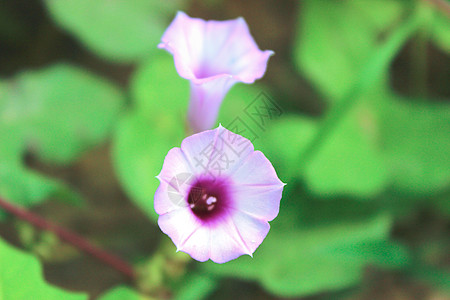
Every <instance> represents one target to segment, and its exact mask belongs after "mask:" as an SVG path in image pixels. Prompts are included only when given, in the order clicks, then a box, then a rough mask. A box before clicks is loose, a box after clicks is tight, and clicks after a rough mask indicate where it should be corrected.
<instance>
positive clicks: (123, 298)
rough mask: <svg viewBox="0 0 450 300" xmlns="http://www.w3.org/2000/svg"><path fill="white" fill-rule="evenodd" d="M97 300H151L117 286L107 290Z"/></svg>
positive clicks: (126, 288)
mask: <svg viewBox="0 0 450 300" xmlns="http://www.w3.org/2000/svg"><path fill="white" fill-rule="evenodd" d="M99 300H151V298H150V297H146V296H143V295H141V294H139V293H137V292H136V291H135V290H133V289H130V288H129V287H126V286H118V287H115V288H112V289H110V290H108V291H107V292H106V293H104V294H103V295H102V296H100V298H99Z"/></svg>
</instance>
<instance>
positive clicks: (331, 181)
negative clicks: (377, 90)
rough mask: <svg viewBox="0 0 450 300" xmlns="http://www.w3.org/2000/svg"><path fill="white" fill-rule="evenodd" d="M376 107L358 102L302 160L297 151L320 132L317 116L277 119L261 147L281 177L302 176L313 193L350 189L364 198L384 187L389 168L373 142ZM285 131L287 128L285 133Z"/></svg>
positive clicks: (340, 192)
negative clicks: (319, 146)
mask: <svg viewBox="0 0 450 300" xmlns="http://www.w3.org/2000/svg"><path fill="white" fill-rule="evenodd" d="M373 114H374V112H373V111H371V110H370V109H368V108H367V107H365V106H359V107H357V108H356V109H355V110H354V111H352V113H351V114H350V115H349V116H348V117H347V118H346V119H345V120H343V121H342V122H341V123H340V124H339V125H338V127H337V128H335V129H334V130H333V132H332V134H331V135H330V136H329V137H328V139H327V140H326V141H324V142H323V144H322V147H321V148H319V149H318V150H317V151H316V152H315V153H314V156H312V160H311V161H310V162H307V163H306V165H301V166H300V165H298V164H297V162H298V155H299V153H302V152H303V151H304V149H305V148H306V147H307V146H308V145H309V143H310V142H311V141H312V139H313V137H314V136H315V135H316V134H317V132H318V124H317V120H314V119H311V118H307V117H302V116H287V117H283V118H282V119H280V120H279V121H275V122H274V123H273V124H272V126H270V128H269V130H268V132H267V134H266V135H264V136H263V137H262V139H263V141H262V144H263V147H262V150H263V151H264V153H265V154H266V155H267V157H268V158H269V159H270V160H271V161H272V162H273V164H274V166H275V168H276V169H277V170H279V171H280V176H281V178H283V177H285V178H290V177H295V178H297V179H303V180H305V182H306V184H307V186H308V187H309V189H310V190H311V191H313V192H314V193H315V194H316V195H321V196H336V195H352V196H359V197H363V198H364V199H366V198H367V197H368V196H374V195H376V194H377V193H379V192H380V191H382V190H383V188H384V187H385V185H386V183H387V172H386V168H385V167H384V161H383V157H382V156H381V154H380V153H379V149H378V148H377V145H376V137H375V136H374V135H375V133H376V132H375V133H374V132H372V131H374V130H375V131H376V129H377V127H376V126H378V124H376V123H375V124H373V123H374V122H375V120H374V115H373ZM287 133H289V134H288V135H287Z"/></svg>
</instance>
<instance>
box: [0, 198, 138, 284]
mask: <svg viewBox="0 0 450 300" xmlns="http://www.w3.org/2000/svg"><path fill="white" fill-rule="evenodd" d="M0 207H1V208H3V209H4V210H5V211H7V212H9V213H10V214H12V215H14V216H16V217H17V218H19V219H22V220H24V221H26V222H28V223H30V224H32V225H33V226H35V227H37V228H39V229H42V230H47V231H50V232H52V233H54V234H55V235H57V236H58V237H59V238H60V239H61V240H64V241H66V242H67V243H69V244H71V245H72V246H74V247H75V248H77V249H78V250H80V251H83V252H85V253H87V254H89V255H90V256H92V257H94V258H95V259H97V260H99V261H101V262H102V263H104V264H105V265H108V266H110V267H111V268H113V269H115V270H117V271H118V272H120V273H122V274H123V275H125V276H126V277H127V278H129V279H130V280H133V281H134V280H135V277H136V276H135V272H134V270H133V267H132V266H131V265H129V264H128V263H127V262H125V261H123V260H122V259H121V258H119V257H117V256H115V255H113V254H111V253H108V252H106V251H105V250H102V249H100V248H98V247H96V246H94V245H92V244H91V243H89V242H88V241H87V240H85V239H84V238H83V237H81V236H79V235H77V234H75V233H73V232H70V231H69V230H67V229H64V228H62V227H59V226H57V225H56V224H53V223H50V222H49V221H47V220H45V219H44V218H42V217H40V216H38V215H36V214H34V213H32V212H30V211H28V210H26V209H24V208H22V207H20V206H17V205H15V204H11V203H9V202H8V201H5V200H4V199H1V198H0Z"/></svg>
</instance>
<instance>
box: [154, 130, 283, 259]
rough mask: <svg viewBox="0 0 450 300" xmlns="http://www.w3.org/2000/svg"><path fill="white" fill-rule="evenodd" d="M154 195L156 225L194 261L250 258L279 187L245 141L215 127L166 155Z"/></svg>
mask: <svg viewBox="0 0 450 300" xmlns="http://www.w3.org/2000/svg"><path fill="white" fill-rule="evenodd" d="M157 178H158V179H159V180H160V185H159V187H158V189H157V190H156V193H155V210H156V212H157V213H158V214H159V219H158V224H159V227H160V228H161V230H162V231H163V232H164V233H166V234H167V235H168V236H169V237H170V238H171V239H172V241H173V242H174V244H175V245H176V247H177V249H178V251H183V252H186V253H188V254H190V255H191V256H192V258H194V259H196V260H198V261H206V260H208V259H211V260H212V261H214V262H216V263H224V262H227V261H230V260H232V259H235V258H237V257H239V256H241V255H243V254H248V255H250V256H252V254H253V252H254V251H255V250H256V248H257V247H258V246H259V245H260V244H261V242H262V241H263V240H264V238H265V237H266V235H267V233H268V231H269V227H270V226H269V223H268V221H271V220H273V219H274V218H275V217H276V216H277V214H278V210H279V205H280V199H281V195H282V191H283V187H284V183H282V182H281V181H280V180H279V179H278V177H277V174H276V172H275V170H274V168H273V167H272V164H271V163H270V162H269V160H268V159H267V158H266V157H265V156H264V154H263V153H262V152H260V151H254V148H253V145H252V143H251V142H250V141H249V140H247V139H246V138H244V137H242V136H239V135H237V134H234V133H232V132H231V131H228V130H227V129H225V128H224V127H222V126H220V125H219V127H218V128H216V129H214V130H208V131H204V132H201V133H198V134H194V135H192V136H190V137H187V138H186V139H184V140H183V142H182V143H181V148H173V149H171V150H170V151H169V153H168V154H167V156H166V158H165V160H164V164H163V167H162V171H161V173H160V174H159V175H158V176H157Z"/></svg>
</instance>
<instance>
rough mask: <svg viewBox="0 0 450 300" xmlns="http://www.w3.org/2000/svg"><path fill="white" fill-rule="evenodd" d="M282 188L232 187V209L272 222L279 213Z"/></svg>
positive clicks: (237, 185)
mask: <svg viewBox="0 0 450 300" xmlns="http://www.w3.org/2000/svg"><path fill="white" fill-rule="evenodd" d="M282 193H283V186H279V187H277V186H270V185H269V186H248V185H239V184H236V185H233V186H232V188H231V198H232V199H233V203H232V205H233V208H235V209H237V210H239V211H241V212H245V213H247V214H249V215H252V216H255V217H256V218H259V219H262V220H265V221H272V220H273V219H274V218H275V217H276V216H277V215H278V212H279V209H280V200H281V196H282Z"/></svg>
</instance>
